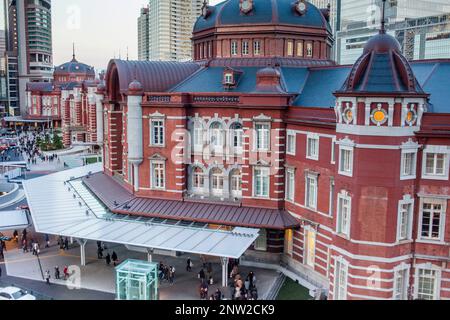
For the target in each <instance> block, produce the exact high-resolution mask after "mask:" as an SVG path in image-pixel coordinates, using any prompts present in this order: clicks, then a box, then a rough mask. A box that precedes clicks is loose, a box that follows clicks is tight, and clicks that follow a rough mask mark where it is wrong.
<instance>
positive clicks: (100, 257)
mask: <svg viewBox="0 0 450 320" xmlns="http://www.w3.org/2000/svg"><path fill="white" fill-rule="evenodd" d="M97 258H98V259H103V249H102V247H101V246H100V247H98V248H97Z"/></svg>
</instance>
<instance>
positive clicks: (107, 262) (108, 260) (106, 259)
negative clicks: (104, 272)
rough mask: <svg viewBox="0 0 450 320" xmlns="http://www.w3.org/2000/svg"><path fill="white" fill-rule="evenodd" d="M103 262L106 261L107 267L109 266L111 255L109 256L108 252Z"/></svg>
mask: <svg viewBox="0 0 450 320" xmlns="http://www.w3.org/2000/svg"><path fill="white" fill-rule="evenodd" d="M105 261H106V265H108V266H109V265H110V264H111V255H110V254H109V252H108V254H107V255H106V258H105Z"/></svg>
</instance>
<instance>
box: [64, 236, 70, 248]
mask: <svg viewBox="0 0 450 320" xmlns="http://www.w3.org/2000/svg"><path fill="white" fill-rule="evenodd" d="M64 250H69V239H67V238H66V239H65V240H64Z"/></svg>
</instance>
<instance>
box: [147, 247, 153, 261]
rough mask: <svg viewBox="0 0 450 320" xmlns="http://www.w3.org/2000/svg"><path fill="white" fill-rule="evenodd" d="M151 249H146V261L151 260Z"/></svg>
mask: <svg viewBox="0 0 450 320" xmlns="http://www.w3.org/2000/svg"><path fill="white" fill-rule="evenodd" d="M152 255H153V249H147V261H148V262H153V256H152Z"/></svg>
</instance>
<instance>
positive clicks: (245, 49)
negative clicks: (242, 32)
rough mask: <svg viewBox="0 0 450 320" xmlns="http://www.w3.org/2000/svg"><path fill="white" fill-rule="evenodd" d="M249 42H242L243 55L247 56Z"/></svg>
mask: <svg viewBox="0 0 450 320" xmlns="http://www.w3.org/2000/svg"><path fill="white" fill-rule="evenodd" d="M249 51H250V50H249V43H248V41H243V42H242V55H243V56H248V55H249Z"/></svg>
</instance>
